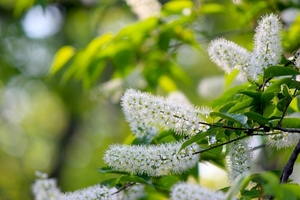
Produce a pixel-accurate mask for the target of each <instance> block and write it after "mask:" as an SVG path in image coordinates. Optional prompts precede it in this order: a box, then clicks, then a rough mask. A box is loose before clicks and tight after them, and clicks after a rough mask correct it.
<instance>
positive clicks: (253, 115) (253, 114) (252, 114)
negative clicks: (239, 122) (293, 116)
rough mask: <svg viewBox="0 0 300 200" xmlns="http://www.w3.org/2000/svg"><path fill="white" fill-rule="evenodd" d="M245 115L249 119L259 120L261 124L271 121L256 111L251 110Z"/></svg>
mask: <svg viewBox="0 0 300 200" xmlns="http://www.w3.org/2000/svg"><path fill="white" fill-rule="evenodd" d="M244 115H246V116H247V117H248V119H250V120H253V121H255V122H257V123H259V124H260V125H264V124H268V123H269V120H268V119H267V118H265V117H263V116H262V115H261V114H259V113H256V112H252V111H250V112H246V113H244Z"/></svg>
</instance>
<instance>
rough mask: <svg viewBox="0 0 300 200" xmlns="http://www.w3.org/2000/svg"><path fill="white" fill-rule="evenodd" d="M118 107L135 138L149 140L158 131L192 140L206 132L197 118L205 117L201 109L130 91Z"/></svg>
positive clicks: (207, 110)
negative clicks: (197, 134)
mask: <svg viewBox="0 0 300 200" xmlns="http://www.w3.org/2000/svg"><path fill="white" fill-rule="evenodd" d="M121 105H122V108H123V112H124V115H125V119H126V121H127V122H128V123H129V125H130V128H131V130H132V132H133V134H134V135H135V136H136V137H143V136H148V137H151V136H153V135H155V134H156V133H158V131H159V129H163V130H172V129H173V130H175V132H176V133H177V134H182V135H188V136H192V135H195V134H196V133H199V132H202V131H206V130H207V129H208V128H209V127H208V126H207V125H205V124H204V123H205V121H203V120H202V119H201V118H200V116H199V115H203V116H207V115H208V114H209V109H208V108H206V109H200V108H198V107H195V106H192V105H189V104H184V103H182V102H176V101H173V100H168V99H165V98H163V97H158V96H153V95H151V94H149V93H142V92H140V91H136V90H133V89H129V90H127V91H126V92H125V94H124V96H123V97H122V102H121Z"/></svg>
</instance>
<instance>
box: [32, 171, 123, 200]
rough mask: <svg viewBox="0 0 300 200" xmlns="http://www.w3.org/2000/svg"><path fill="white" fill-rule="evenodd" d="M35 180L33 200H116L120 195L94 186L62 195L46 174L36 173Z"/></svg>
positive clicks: (108, 189) (112, 189) (53, 181)
mask: <svg viewBox="0 0 300 200" xmlns="http://www.w3.org/2000/svg"><path fill="white" fill-rule="evenodd" d="M36 175H37V179H36V181H35V182H34V184H33V185H32V191H33V194H34V199H35V200H46V199H47V200H117V199H121V198H120V197H121V196H122V193H115V192H116V191H117V190H116V188H107V187H105V186H102V185H94V186H91V187H88V188H85V189H81V190H76V191H74V192H66V193H62V192H61V191H60V189H59V188H58V187H57V184H56V180H55V179H48V178H47V174H45V173H40V172H36Z"/></svg>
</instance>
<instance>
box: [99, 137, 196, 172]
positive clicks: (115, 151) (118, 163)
mask: <svg viewBox="0 0 300 200" xmlns="http://www.w3.org/2000/svg"><path fill="white" fill-rule="evenodd" d="M182 144H183V142H173V143H167V144H160V145H144V146H136V145H132V146H130V145H118V144H116V145H112V146H110V148H109V149H108V150H107V151H106V152H105V155H104V158H103V159H104V161H105V163H106V164H108V166H110V167H112V168H114V169H116V170H120V171H124V172H130V173H132V174H147V175H149V176H164V175H168V174H178V173H183V172H185V171H186V170H188V169H190V168H192V167H194V166H195V165H196V163H197V162H198V160H199V155H198V154H196V155H193V153H194V152H196V151H198V150H199V146H198V145H197V144H192V145H190V146H188V147H186V148H185V149H182V150H181V151H180V152H179V149H180V147H181V145H182ZM125 154H126V155H128V158H127V157H124V156H123V155H125ZM133 158H134V159H133Z"/></svg>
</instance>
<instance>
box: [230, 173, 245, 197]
mask: <svg viewBox="0 0 300 200" xmlns="http://www.w3.org/2000/svg"><path fill="white" fill-rule="evenodd" d="M250 181H251V176H250V174H249V172H248V173H243V174H242V175H240V176H239V177H238V178H236V179H235V181H234V182H233V183H232V186H231V187H230V189H229V190H228V192H227V195H226V200H232V199H235V198H236V196H237V194H238V193H239V191H240V189H243V188H245V187H247V186H248V185H249V183H250Z"/></svg>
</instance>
